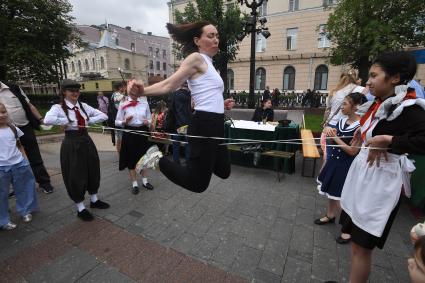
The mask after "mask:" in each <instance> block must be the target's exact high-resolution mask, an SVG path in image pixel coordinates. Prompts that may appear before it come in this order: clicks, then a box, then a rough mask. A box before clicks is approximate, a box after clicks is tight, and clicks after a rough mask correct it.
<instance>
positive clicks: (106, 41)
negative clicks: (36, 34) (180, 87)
mask: <svg viewBox="0 0 425 283" xmlns="http://www.w3.org/2000/svg"><path fill="white" fill-rule="evenodd" d="M78 29H79V31H80V33H81V39H82V41H83V43H84V45H83V46H82V47H77V46H71V47H70V49H71V52H72V53H73V54H74V56H73V57H71V58H69V59H67V60H66V63H65V72H66V74H67V77H68V78H70V79H75V80H77V81H81V82H88V81H91V82H98V83H97V84H96V83H85V85H87V86H91V85H94V86H99V87H95V89H91V87H90V89H87V91H95V90H104V89H101V87H100V86H101V85H105V83H104V82H101V81H102V80H109V81H111V82H112V81H116V80H121V79H122V77H121V74H122V76H123V77H124V79H129V78H133V77H134V78H138V79H142V80H144V81H145V82H147V83H148V84H151V83H154V82H157V81H160V80H163V79H164V78H167V77H168V76H169V75H170V74H171V72H172V70H171V68H170V40H169V38H166V37H161V36H155V35H153V34H152V33H150V32H148V33H147V34H143V33H141V32H137V31H133V30H132V29H131V28H130V27H125V28H122V27H119V26H116V25H111V24H105V25H100V26H85V25H82V26H78ZM119 70H121V73H120V71H119ZM108 85H109V84H108ZM103 88H104V87H103Z"/></svg>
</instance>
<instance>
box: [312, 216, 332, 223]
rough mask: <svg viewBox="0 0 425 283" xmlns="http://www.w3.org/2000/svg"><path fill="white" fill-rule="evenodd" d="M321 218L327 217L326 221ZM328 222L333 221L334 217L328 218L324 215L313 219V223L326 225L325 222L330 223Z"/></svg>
mask: <svg viewBox="0 0 425 283" xmlns="http://www.w3.org/2000/svg"><path fill="white" fill-rule="evenodd" d="M322 218H326V219H328V221H322ZM330 223H335V217H333V218H330V217H329V216H327V215H325V216H323V217H321V218H317V219H316V220H314V224H316V225H326V224H330Z"/></svg>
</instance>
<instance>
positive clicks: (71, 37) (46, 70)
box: [0, 0, 78, 83]
mask: <svg viewBox="0 0 425 283" xmlns="http://www.w3.org/2000/svg"><path fill="white" fill-rule="evenodd" d="M71 10H72V6H71V5H70V4H69V3H68V1H67V0H31V1H29V0H6V1H2V2H1V4H0V34H1V37H2V38H1V40H0V79H1V80H6V76H7V79H8V80H9V81H13V80H29V79H32V80H34V81H36V82H38V83H49V82H57V80H58V74H57V73H58V71H57V68H58V65H59V63H60V61H62V60H63V59H65V58H67V57H69V56H70V53H69V51H68V50H67V48H66V46H67V45H68V44H70V43H71V42H77V43H78V39H77V38H76V35H77V33H76V32H75V33H74V31H76V29H75V27H74V25H73V24H72V20H73V18H72V17H71V16H70V15H69V14H68V13H69V12H70V11H71Z"/></svg>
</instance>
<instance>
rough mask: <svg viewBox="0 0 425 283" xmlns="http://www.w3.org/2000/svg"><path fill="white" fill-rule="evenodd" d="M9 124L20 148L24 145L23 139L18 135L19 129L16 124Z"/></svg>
mask: <svg viewBox="0 0 425 283" xmlns="http://www.w3.org/2000/svg"><path fill="white" fill-rule="evenodd" d="M7 125H8V126H9V128H10V129H11V130H12V132H13V135H14V136H15V140H16V146H17V147H18V148H19V147H21V146H22V144H21V140H20V139H19V137H18V130H17V129H16V126H15V125H12V124H10V123H8V124H7Z"/></svg>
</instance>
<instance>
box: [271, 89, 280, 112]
mask: <svg viewBox="0 0 425 283" xmlns="http://www.w3.org/2000/svg"><path fill="white" fill-rule="evenodd" d="M279 97H280V91H279V89H278V88H275V89H274V90H273V93H272V100H273V101H272V104H273V107H275V108H276V107H278V106H279Z"/></svg>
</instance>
